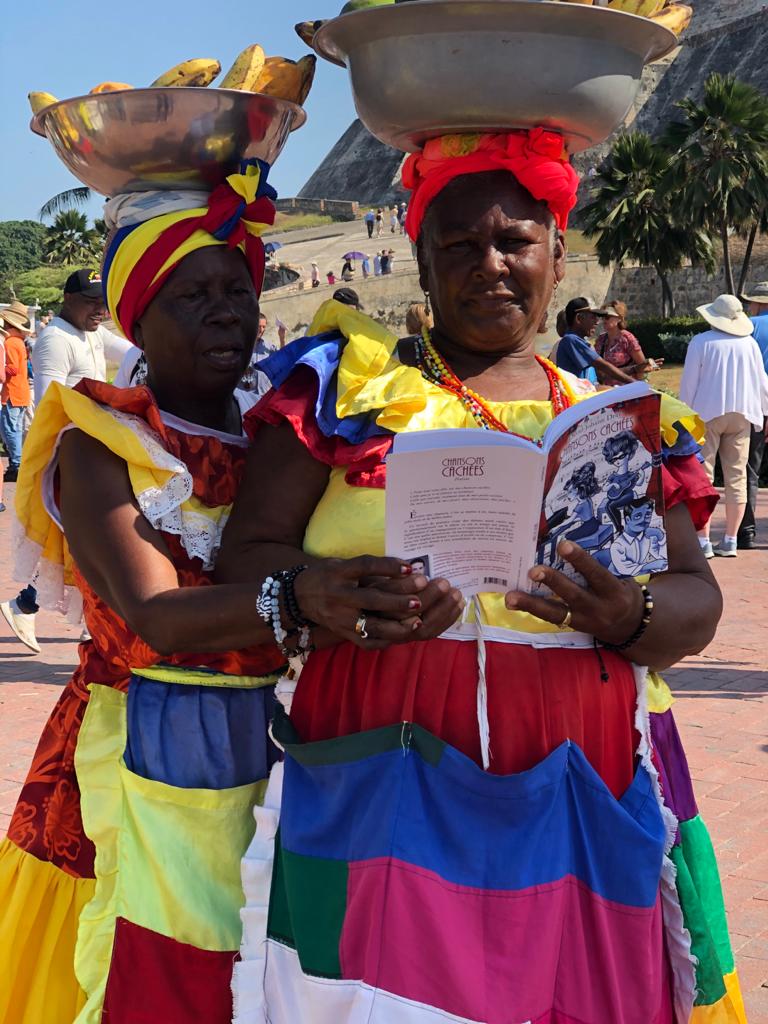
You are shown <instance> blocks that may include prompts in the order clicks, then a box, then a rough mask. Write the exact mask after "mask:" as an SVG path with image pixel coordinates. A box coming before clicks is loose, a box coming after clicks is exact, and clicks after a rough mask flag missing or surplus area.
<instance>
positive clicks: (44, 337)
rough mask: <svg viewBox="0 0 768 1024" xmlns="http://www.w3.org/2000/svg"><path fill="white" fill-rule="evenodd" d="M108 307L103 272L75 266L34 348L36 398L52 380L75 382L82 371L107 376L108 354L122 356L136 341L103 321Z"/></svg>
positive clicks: (118, 359)
mask: <svg viewBox="0 0 768 1024" xmlns="http://www.w3.org/2000/svg"><path fill="white" fill-rule="evenodd" d="M105 313H106V307H105V305H104V295H103V292H102V288H101V277H100V276H99V274H98V273H97V272H96V271H94V270H76V271H75V272H74V273H73V274H70V275H69V277H68V278H67V280H66V283H65V284H64V301H63V303H62V306H61V312H60V313H59V315H58V316H55V317H54V318H53V319H52V320H51V321H50V323H49V324H48V325H47V326H46V327H44V328H43V330H42V331H41V332H40V334H39V336H38V338H37V341H36V342H35V347H34V349H33V350H32V369H33V370H34V373H35V403H36V404H37V403H39V402H40V399H41V398H42V397H43V395H44V394H45V391H46V389H47V388H48V386H49V385H50V384H51V383H52V382H53V381H58V383H59V384H64V385H66V386H67V387H69V388H72V387H74V386H75V384H77V383H78V382H79V381H81V380H82V379H83V377H90V378H91V379H93V380H106V379H107V360H109V361H110V362H114V363H119V362H121V360H122V358H123V356H124V355H125V353H126V352H128V351H129V350H130V349H131V348H132V345H131V343H130V342H129V341H126V339H125V338H121V337H119V336H118V335H117V334H113V333H112V331H110V330H108V329H107V328H106V327H104V325H103V324H102V320H103V319H104V316H105Z"/></svg>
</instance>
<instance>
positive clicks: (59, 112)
mask: <svg viewBox="0 0 768 1024" xmlns="http://www.w3.org/2000/svg"><path fill="white" fill-rule="evenodd" d="M306 119H307V115H306V114H305V113H304V111H303V110H302V109H301V107H298V106H296V104H294V103H289V102H288V101H287V100H279V99H274V98H273V97H272V96H262V95H261V94H259V93H250V92H239V91H237V90H235V89H212V88H209V89H202V88H194V87H193V88H165V89H130V90H125V91H123V92H104V93H98V94H96V95H95V96H92V95H88V96H76V97H74V98H73V99H69V100H60V101H59V102H58V103H54V104H52V105H51V106H50V107H46V108H45V109H44V110H41V111H40V113H39V114H37V115H36V116H35V117H33V119H32V124H31V128H32V131H33V132H37V134H38V135H43V136H45V137H47V138H48V139H49V141H50V142H51V144H52V145H53V148H54V149H55V150H56V153H57V155H58V157H59V159H60V160H62V161H63V162H64V163H65V164H66V166H67V167H68V168H69V170H70V171H71V172H72V173H73V174H74V175H75V177H76V178H79V179H80V181H82V182H83V183H84V184H85V185H89V186H90V187H91V188H92V189H94V190H95V191H96V192H100V193H101V194H102V195H105V196H114V195H118V194H119V193H121V192H142V191H146V190H148V189H179V188H192V189H194V188H202V189H212V188H214V187H215V186H216V185H218V184H219V183H220V182H221V181H223V180H224V178H225V177H226V176H227V175H228V174H232V173H233V171H236V170H237V167H238V164H239V162H240V160H242V159H248V158H252V157H259V158H260V159H262V160H266V162H267V163H269V164H272V163H274V161H275V159H276V158H277V156H278V155H279V153H280V151H281V150H282V149H283V147H284V146H285V143H286V141H287V140H288V136H289V134H290V133H291V132H292V131H293V130H294V129H296V128H299V127H300V126H301V125H302V124H304V122H305V121H306Z"/></svg>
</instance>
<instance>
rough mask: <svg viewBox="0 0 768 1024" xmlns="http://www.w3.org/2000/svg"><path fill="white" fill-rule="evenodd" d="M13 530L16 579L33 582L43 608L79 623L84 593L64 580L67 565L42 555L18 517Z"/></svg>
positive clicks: (39, 547) (40, 548) (39, 546)
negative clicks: (24, 530)
mask: <svg viewBox="0 0 768 1024" xmlns="http://www.w3.org/2000/svg"><path fill="white" fill-rule="evenodd" d="M13 533H14V550H15V559H14V567H13V577H14V579H15V580H17V581H18V582H19V583H24V584H29V583H32V584H33V585H34V587H35V589H36V590H37V603H38V604H39V605H40V607H41V608H47V609H48V610H49V611H54V612H59V613H60V614H61V615H64V616H66V618H67V620H68V621H69V622H73V623H79V622H80V620H81V619H82V617H83V595H82V594H81V593H80V591H79V590H78V589H77V587H70V586H68V585H66V584H65V583H64V566H63V565H59V564H58V563H57V562H51V561H49V560H48V559H47V558H43V548H42V545H40V544H37V543H36V542H35V541H33V540H30V539H29V537H26V536H25V535H24V532H23V530H22V527H21V524H20V523H19V521H18V519H16V520H14V524H13Z"/></svg>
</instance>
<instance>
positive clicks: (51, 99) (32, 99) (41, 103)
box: [27, 92, 59, 114]
mask: <svg viewBox="0 0 768 1024" xmlns="http://www.w3.org/2000/svg"><path fill="white" fill-rule="evenodd" d="M27 99H28V100H29V105H30V107H32V113H33V114H39V113H40V111H41V110H45V108H46V107H50V105H51V104H52V103H58V102H59V101H58V99H57V98H56V97H55V96H53V95H52V94H51V93H49V92H30V93H28V94H27Z"/></svg>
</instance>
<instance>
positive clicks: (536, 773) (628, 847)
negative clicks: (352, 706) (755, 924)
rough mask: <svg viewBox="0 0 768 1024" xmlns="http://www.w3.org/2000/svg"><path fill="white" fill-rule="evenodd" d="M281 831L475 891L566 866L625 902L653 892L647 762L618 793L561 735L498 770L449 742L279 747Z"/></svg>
mask: <svg viewBox="0 0 768 1024" xmlns="http://www.w3.org/2000/svg"><path fill="white" fill-rule="evenodd" d="M358 739H359V737H358ZM280 830H281V842H282V846H283V848H284V849H286V850H290V851H291V852H292V853H296V854H301V855H304V856H308V857H324V858H329V859H335V860H345V861H361V860H369V859H371V858H374V857H387V856H391V857H397V858H399V859H401V860H403V861H406V862H408V863H411V864H414V865H416V866H418V867H422V868H426V869H428V870H431V871H435V872H437V873H438V874H439V875H440V876H441V877H442V878H444V879H445V880H446V881H448V882H454V883H456V884H458V885H466V886H474V887H477V888H480V889H496V890H518V889H524V888H527V887H529V886H533V885H543V884H546V883H549V882H554V881H557V880H559V879H561V878H563V877H565V876H566V875H574V876H575V877H577V878H578V879H579V880H580V881H582V882H584V884H586V885H587V886H589V888H590V889H591V890H592V891H593V892H595V893H597V894H598V895H600V896H603V897H604V898H606V899H609V900H615V901H617V902H619V903H624V904H626V905H629V906H634V907H650V906H653V904H654V902H655V900H656V897H657V893H658V886H659V878H660V874H661V863H662V856H663V850H664V839H665V830H664V824H663V821H662V818H661V812H660V810H659V807H658V804H657V801H656V798H655V795H654V793H653V790H652V787H651V781H650V779H649V777H648V775H647V773H646V771H645V769H644V768H642V767H639V768H638V770H637V772H636V775H635V778H634V781H633V783H632V785H631V786H630V788H629V789H628V790H627V792H626V793H625V794H624V796H623V797H622V798H621V800H619V801H617V800H615V799H614V797H613V795H612V794H611V793H610V791H609V790H608V789H607V787H606V786H605V784H604V783H603V781H602V779H601V778H600V777H599V776H598V775H597V773H596V772H595V770H594V769H593V768H592V767H591V765H590V764H589V763H588V761H587V760H586V758H585V756H584V754H583V753H582V751H581V750H580V749H579V748H578V747H577V746H576V745H575V744H571V743H568V742H566V743H564V744H562V745H561V746H560V747H558V748H557V749H556V750H554V751H553V752H552V753H551V754H550V755H549V756H548V757H547V758H545V760H544V761H542V762H541V763H540V764H539V765H537V766H536V767H535V768H532V769H530V770H529V771H526V772H521V773H518V774H515V775H506V776H500V775H490V774H487V773H485V772H483V771H482V770H481V769H480V768H479V767H478V766H477V765H476V764H475V763H474V762H473V761H471V760H470V759H469V758H467V757H466V756H465V755H464V754H462V753H460V752H459V751H457V750H455V749H453V748H451V747H448V746H446V747H445V750H444V754H443V756H442V757H441V758H440V760H439V763H438V764H436V765H431V764H428V763H427V761H425V760H424V759H423V758H422V757H421V756H420V755H419V754H418V752H417V751H415V750H414V749H413V748H412V747H408V748H407V749H406V748H403V749H399V750H394V751H389V752H387V753H383V754H377V755H374V756H371V757H367V758H363V759H361V760H358V761H351V762H347V763H346V764H322V765H316V766H313V765H300V764H299V763H298V762H297V761H296V760H295V759H294V758H292V757H290V755H286V758H285V783H284V793H283V804H282V812H281V819H280Z"/></svg>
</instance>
